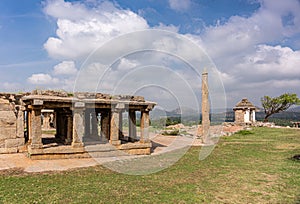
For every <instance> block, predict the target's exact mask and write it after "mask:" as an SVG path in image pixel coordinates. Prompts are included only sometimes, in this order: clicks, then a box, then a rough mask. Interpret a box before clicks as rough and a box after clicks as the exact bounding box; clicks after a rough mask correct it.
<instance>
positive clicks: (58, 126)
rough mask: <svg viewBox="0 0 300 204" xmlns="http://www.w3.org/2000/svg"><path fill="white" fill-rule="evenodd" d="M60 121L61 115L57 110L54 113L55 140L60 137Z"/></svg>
mask: <svg viewBox="0 0 300 204" xmlns="http://www.w3.org/2000/svg"><path fill="white" fill-rule="evenodd" d="M60 120H61V114H60V112H59V110H57V112H56V117H55V128H56V135H55V137H56V138H59V137H60V135H61V127H60Z"/></svg>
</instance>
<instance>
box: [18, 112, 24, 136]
mask: <svg viewBox="0 0 300 204" xmlns="http://www.w3.org/2000/svg"><path fill="white" fill-rule="evenodd" d="M24 110H25V109H24V107H23V106H18V107H17V111H18V112H17V138H24Z"/></svg>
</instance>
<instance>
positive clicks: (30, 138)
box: [27, 109, 32, 144]
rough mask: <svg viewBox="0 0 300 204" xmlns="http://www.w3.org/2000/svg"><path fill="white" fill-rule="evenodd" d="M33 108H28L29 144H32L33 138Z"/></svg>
mask: <svg viewBox="0 0 300 204" xmlns="http://www.w3.org/2000/svg"><path fill="white" fill-rule="evenodd" d="M31 114H32V112H31V110H28V109H27V134H28V135H27V137H28V144H31V140H32V125H31V123H32V121H31V120H32V117H31Z"/></svg>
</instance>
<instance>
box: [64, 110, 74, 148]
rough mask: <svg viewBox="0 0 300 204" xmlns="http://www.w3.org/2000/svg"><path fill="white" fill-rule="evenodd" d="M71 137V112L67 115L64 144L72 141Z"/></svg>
mask: <svg viewBox="0 0 300 204" xmlns="http://www.w3.org/2000/svg"><path fill="white" fill-rule="evenodd" d="M72 137H73V118H72V114H68V115H67V138H66V140H65V142H66V144H71V143H72Z"/></svg>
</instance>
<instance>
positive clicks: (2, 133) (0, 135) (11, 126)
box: [0, 96, 25, 153]
mask: <svg viewBox="0 0 300 204" xmlns="http://www.w3.org/2000/svg"><path fill="white" fill-rule="evenodd" d="M17 115H18V114H17V112H16V109H15V104H14V103H12V102H10V99H9V98H7V97H3V96H0V153H16V152H19V151H20V150H21V149H23V147H24V144H25V138H24V136H23V137H18V135H17Z"/></svg>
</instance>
